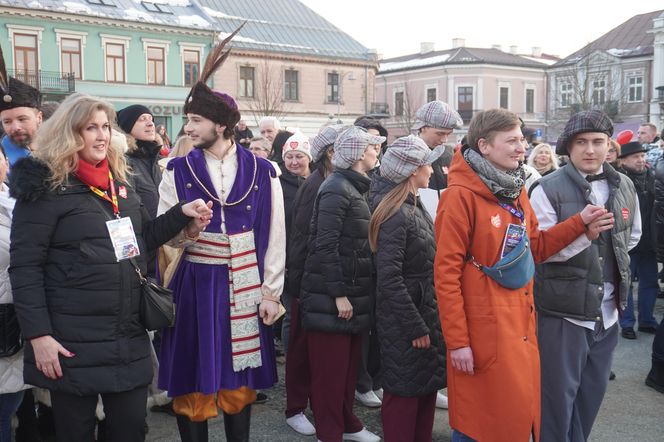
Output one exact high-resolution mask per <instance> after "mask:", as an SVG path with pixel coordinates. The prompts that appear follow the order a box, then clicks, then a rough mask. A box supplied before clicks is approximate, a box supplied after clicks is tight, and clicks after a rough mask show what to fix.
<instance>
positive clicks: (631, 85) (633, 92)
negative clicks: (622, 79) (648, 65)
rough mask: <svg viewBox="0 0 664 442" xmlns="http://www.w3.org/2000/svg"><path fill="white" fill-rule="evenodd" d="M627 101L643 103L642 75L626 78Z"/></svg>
mask: <svg viewBox="0 0 664 442" xmlns="http://www.w3.org/2000/svg"><path fill="white" fill-rule="evenodd" d="M627 101H628V102H630V103H637V102H640V101H643V75H640V74H633V75H630V76H628V77H627Z"/></svg>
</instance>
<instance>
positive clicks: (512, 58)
mask: <svg viewBox="0 0 664 442" xmlns="http://www.w3.org/2000/svg"><path fill="white" fill-rule="evenodd" d="M459 64H496V65H504V66H518V67H533V68H544V67H546V64H545V63H542V62H541V61H537V60H536V59H533V58H532V57H529V58H526V57H523V56H520V55H516V54H510V53H507V52H503V51H501V50H500V49H495V48H491V49H489V48H467V47H461V48H454V49H445V50H443V51H432V52H428V53H425V54H421V53H416V54H410V55H403V56H401V57H395V58H386V59H384V60H381V62H380V68H379V70H378V73H379V74H385V73H388V72H399V71H408V70H413V69H418V68H422V67H434V66H442V65H459Z"/></svg>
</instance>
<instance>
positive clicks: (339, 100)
mask: <svg viewBox="0 0 664 442" xmlns="http://www.w3.org/2000/svg"><path fill="white" fill-rule="evenodd" d="M346 76H348V80H350V81H355V74H354V73H353V71H348V72H345V73H341V74H339V85H338V88H339V89H338V91H337V124H343V121H341V118H339V114H340V112H341V105H342V104H343V102H342V97H343V95H342V92H343V90H344V89H343V83H344V78H346Z"/></svg>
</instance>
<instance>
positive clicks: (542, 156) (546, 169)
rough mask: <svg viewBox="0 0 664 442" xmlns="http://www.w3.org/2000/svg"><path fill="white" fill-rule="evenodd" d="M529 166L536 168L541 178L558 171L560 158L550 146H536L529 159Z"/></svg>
mask: <svg viewBox="0 0 664 442" xmlns="http://www.w3.org/2000/svg"><path fill="white" fill-rule="evenodd" d="M528 165H529V166H530V167H533V168H535V170H537V172H538V173H539V174H540V175H541V176H545V175H548V174H550V173H551V172H554V171H556V170H558V167H559V165H558V157H557V156H556V153H555V152H554V151H553V148H552V147H551V145H550V144H546V143H541V144H538V145H537V146H535V148H534V149H533V151H532V152H531V153H530V156H529V157H528Z"/></svg>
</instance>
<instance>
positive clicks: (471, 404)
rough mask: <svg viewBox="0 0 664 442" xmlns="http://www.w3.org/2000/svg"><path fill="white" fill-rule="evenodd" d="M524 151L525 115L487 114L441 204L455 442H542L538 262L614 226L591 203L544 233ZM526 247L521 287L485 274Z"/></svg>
mask: <svg viewBox="0 0 664 442" xmlns="http://www.w3.org/2000/svg"><path fill="white" fill-rule="evenodd" d="M525 146H526V143H525V140H524V137H523V134H522V133H521V127H520V121H519V119H518V117H517V115H516V114H514V113H512V112H509V111H506V110H503V109H495V110H488V111H483V112H480V113H478V114H477V115H476V116H475V117H474V118H473V120H472V121H471V123H470V126H469V129H468V145H466V146H464V147H462V149H461V150H460V151H459V152H457V153H456V154H455V155H454V159H453V161H452V165H451V168H450V173H449V187H448V188H447V190H446V191H445V192H443V194H442V197H441V199H440V204H439V206H438V214H437V216H436V242H437V253H436V259H435V263H434V273H435V285H436V296H437V298H438V305H439V312H440V319H441V324H442V327H443V334H444V336H445V341H446V344H447V352H448V353H447V373H448V392H449V416H450V426H451V427H452V429H453V435H452V441H453V442H454V441H468V440H471V441H472V440H477V441H480V442H485V441H516V442H519V441H528V440H529V438H530V437H531V434H532V435H533V437H534V440H535V441H537V440H538V439H539V423H540V366H539V351H538V347H537V338H536V336H535V305H534V300H533V293H532V285H533V284H532V271H533V263H532V259H533V258H534V260H535V261H536V262H541V261H544V260H546V259H547V258H548V257H549V256H551V255H553V254H555V253H557V252H558V251H559V250H561V249H563V248H564V247H565V246H566V245H568V244H569V243H570V242H572V241H573V240H574V239H576V238H578V237H579V236H580V235H583V234H586V235H588V236H589V238H591V239H592V238H596V237H597V235H599V232H600V231H603V230H607V229H609V228H611V220H610V219H609V218H608V215H606V210H604V209H603V208H600V207H596V206H587V207H586V208H585V209H584V210H583V211H582V212H581V213H579V214H578V215H576V216H574V217H571V218H569V219H568V220H566V221H565V222H562V223H560V224H558V225H557V226H555V227H553V228H551V229H549V230H547V231H545V232H540V231H539V229H538V224H537V219H536V217H535V213H534V212H533V210H532V208H531V206H530V202H529V200H528V197H527V195H526V192H525V190H524V189H523V182H524V179H523V172H522V169H521V164H520V163H519V156H520V155H522V154H523V153H524V151H525ZM508 232H509V235H507V233H508ZM506 236H509V238H506ZM506 239H507V241H506ZM521 241H524V242H523V245H526V244H527V245H528V246H529V247H528V248H526V249H524V250H525V252H526V253H525V254H520V256H522V257H524V256H525V257H527V259H526V258H522V259H519V260H517V261H516V264H515V265H519V266H522V267H523V269H524V270H523V271H518V272H516V275H511V276H516V279H517V280H518V279H522V281H517V282H515V281H514V280H512V281H505V280H502V281H500V283H499V282H498V281H497V280H496V279H493V278H492V277H490V276H489V275H488V274H486V273H484V272H483V271H482V267H483V266H493V265H494V264H496V262H497V261H499V260H501V257H502V256H504V255H505V254H507V252H508V250H509V249H508V250H503V247H504V246H503V244H504V242H507V243H508V247H509V246H511V247H514V248H516V246H515V244H520V242H521ZM531 253H532V255H530V254H531ZM510 256H512V255H510ZM510 256H508V257H507V258H506V259H509V258H510ZM531 256H532V258H531ZM528 260H529V262H528ZM524 275H525V276H524ZM499 276H500V275H499ZM502 276H504V277H505V276H510V275H508V274H503V275H502ZM494 277H496V276H495V275H494ZM498 279H500V278H498ZM501 284H503V285H501ZM505 285H507V286H510V285H511V286H515V285H518V286H519V288H506V287H505Z"/></svg>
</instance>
